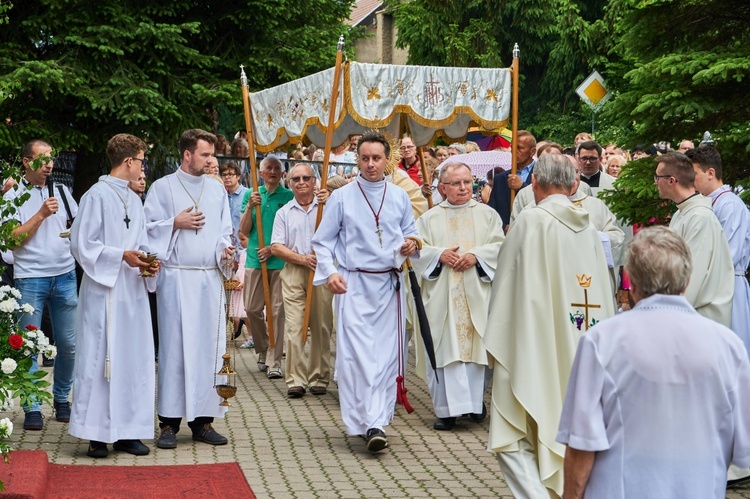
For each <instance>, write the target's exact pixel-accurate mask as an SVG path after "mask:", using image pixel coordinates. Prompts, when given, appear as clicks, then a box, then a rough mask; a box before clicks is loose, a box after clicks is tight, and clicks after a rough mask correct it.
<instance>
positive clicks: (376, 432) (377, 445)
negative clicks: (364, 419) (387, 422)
mask: <svg viewBox="0 0 750 499" xmlns="http://www.w3.org/2000/svg"><path fill="white" fill-rule="evenodd" d="M365 439H366V440H367V450H369V451H370V452H379V451H381V450H383V449H385V448H386V447H388V439H387V438H386V437H385V432H384V431H383V430H381V429H380V428H370V429H369V430H367V435H366V436H365Z"/></svg>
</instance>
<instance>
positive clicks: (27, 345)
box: [23, 338, 36, 350]
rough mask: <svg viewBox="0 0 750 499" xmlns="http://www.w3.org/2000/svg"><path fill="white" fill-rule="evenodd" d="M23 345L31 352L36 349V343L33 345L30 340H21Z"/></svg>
mask: <svg viewBox="0 0 750 499" xmlns="http://www.w3.org/2000/svg"><path fill="white" fill-rule="evenodd" d="M23 344H24V346H25V347H26V348H29V349H31V350H33V349H34V348H35V347H36V343H34V341H33V340H30V339H28V338H26V339H25V340H23Z"/></svg>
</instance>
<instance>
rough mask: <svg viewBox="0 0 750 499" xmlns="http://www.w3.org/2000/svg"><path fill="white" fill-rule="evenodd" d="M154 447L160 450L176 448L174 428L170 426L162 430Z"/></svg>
mask: <svg viewBox="0 0 750 499" xmlns="http://www.w3.org/2000/svg"><path fill="white" fill-rule="evenodd" d="M156 446H157V447H158V448H160V449H175V448H177V436H176V435H175V433H174V428H172V427H171V426H165V427H164V428H162V429H161V434H160V435H159V439H158V440H157V441H156Z"/></svg>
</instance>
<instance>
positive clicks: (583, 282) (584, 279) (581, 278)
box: [570, 274, 602, 331]
mask: <svg viewBox="0 0 750 499" xmlns="http://www.w3.org/2000/svg"><path fill="white" fill-rule="evenodd" d="M576 278H578V285H579V286H581V287H582V288H583V303H571V304H570V306H571V307H583V310H584V314H585V316H584V326H585V328H586V331H588V330H589V309H590V308H602V306H601V305H595V304H592V303H589V289H588V288H589V286H591V276H587V275H586V274H581V275H577V274H576ZM597 322H598V321H597ZM594 324H596V322H595V323H594ZM594 324H591V325H592V326H593V325H594ZM579 329H580V328H579Z"/></svg>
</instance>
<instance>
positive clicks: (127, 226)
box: [122, 211, 130, 229]
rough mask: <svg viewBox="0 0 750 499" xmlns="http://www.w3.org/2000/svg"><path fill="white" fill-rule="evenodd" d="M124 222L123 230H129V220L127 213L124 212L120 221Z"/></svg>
mask: <svg viewBox="0 0 750 499" xmlns="http://www.w3.org/2000/svg"><path fill="white" fill-rule="evenodd" d="M122 220H123V221H124V222H125V228H126V229H129V228H130V218H128V212H127V211H126V212H125V218H123V219H122Z"/></svg>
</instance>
